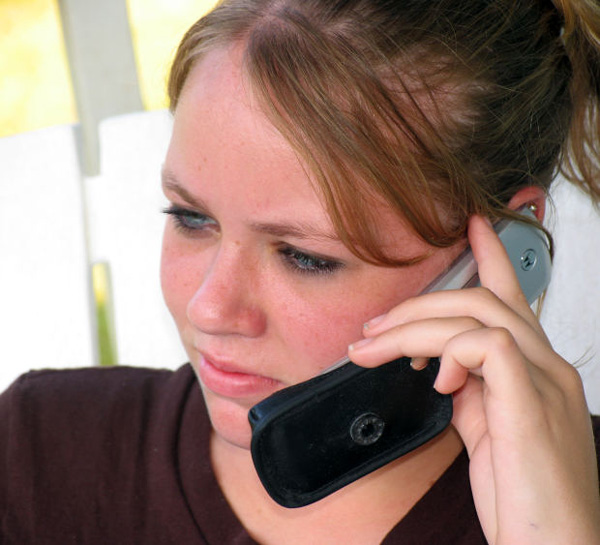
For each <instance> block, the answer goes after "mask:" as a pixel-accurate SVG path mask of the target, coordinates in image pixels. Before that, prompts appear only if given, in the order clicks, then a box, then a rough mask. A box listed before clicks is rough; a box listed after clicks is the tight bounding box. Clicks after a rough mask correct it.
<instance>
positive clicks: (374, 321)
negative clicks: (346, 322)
mask: <svg viewBox="0 0 600 545" xmlns="http://www.w3.org/2000/svg"><path fill="white" fill-rule="evenodd" d="M385 317H386V315H385V314H381V315H380V316H376V317H375V318H371V319H370V320H369V321H368V322H366V323H365V324H364V325H363V329H365V330H368V329H373V328H374V327H375V326H376V325H377V324H379V323H380V322H383V319H384V318H385Z"/></svg>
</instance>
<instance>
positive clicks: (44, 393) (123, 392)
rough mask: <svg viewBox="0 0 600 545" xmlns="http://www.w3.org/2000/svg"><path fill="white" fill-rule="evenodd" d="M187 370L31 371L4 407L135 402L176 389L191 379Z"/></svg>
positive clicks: (2, 401) (5, 397) (6, 396)
mask: <svg viewBox="0 0 600 545" xmlns="http://www.w3.org/2000/svg"><path fill="white" fill-rule="evenodd" d="M185 371H186V370H185V367H184V368H182V369H180V370H179V371H177V372H174V371H170V370H166V369H146V368H141V367H108V368H105V367H89V368H80V369H64V370H56V369H46V370H41V371H30V372H29V373H26V374H24V375H22V376H21V377H19V378H18V379H17V380H16V381H15V382H14V383H13V384H12V385H11V386H10V387H9V388H8V390H6V392H4V393H3V394H2V396H0V408H2V409H3V408H5V407H6V405H7V404H9V405H13V406H14V405H15V404H22V403H26V405H27V406H28V407H31V406H32V405H44V406H56V407H57V408H59V409H64V408H66V407H68V406H69V405H76V404H79V403H89V402H92V401H100V402H102V404H106V403H114V402H118V401H119V400H120V399H125V400H127V401H128V402H131V403H133V402H135V401H136V400H139V399H144V398H147V396H149V395H150V396H154V395H160V393H161V392H165V391H168V390H170V389H173V388H175V389H176V388H177V383H178V382H179V383H180V382H181V380H182V379H183V380H184V381H185V379H187V378H188V374H187V373H186V372H185ZM177 379H179V380H177ZM46 408H48V407H46Z"/></svg>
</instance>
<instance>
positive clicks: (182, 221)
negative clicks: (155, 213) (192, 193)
mask: <svg viewBox="0 0 600 545" xmlns="http://www.w3.org/2000/svg"><path fill="white" fill-rule="evenodd" d="M163 213H164V214H167V215H168V216H171V217H172V218H173V221H174V222H175V227H176V229H177V230H179V231H181V232H182V233H184V234H193V233H197V232H199V231H202V230H204V229H205V228H206V227H208V226H214V225H216V224H217V222H216V221H215V220H214V219H212V218H211V217H209V216H206V215H205V214H200V213H198V212H194V211H192V210H187V209H185V208H180V207H179V206H174V205H173V206H169V207H168V208H165V209H164V210H163ZM194 221H199V222H200V225H198V224H195V225H192V222H194Z"/></svg>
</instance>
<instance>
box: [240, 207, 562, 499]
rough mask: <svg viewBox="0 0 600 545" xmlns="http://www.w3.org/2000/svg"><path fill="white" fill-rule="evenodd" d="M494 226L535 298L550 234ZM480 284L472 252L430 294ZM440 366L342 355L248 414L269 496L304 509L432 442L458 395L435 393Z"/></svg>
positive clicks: (545, 271)
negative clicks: (369, 361)
mask: <svg viewBox="0 0 600 545" xmlns="http://www.w3.org/2000/svg"><path fill="white" fill-rule="evenodd" d="M525 214H531V213H530V212H529V211H525ZM495 230H496V232H497V234H498V236H499V237H500V239H501V240H502V242H503V244H504V246H505V248H506V250H507V252H508V255H509V258H510V260H511V263H512V264H513V267H514V269H515V271H516V273H517V277H518V279H519V282H520V284H521V287H522V289H523V291H524V293H525V295H526V297H527V299H528V301H529V302H530V303H531V302H533V301H534V300H535V299H536V298H537V297H539V295H540V294H541V293H542V292H543V290H544V289H545V288H546V286H547V284H548V282H549V279H550V254H549V251H548V246H547V243H546V239H545V236H544V235H543V233H542V232H541V231H539V230H538V229H536V228H535V227H533V226H531V225H530V224H526V223H522V222H517V221H514V220H502V221H500V222H499V223H498V224H497V225H496V226H495ZM478 284H479V279H478V276H477V264H476V263H475V261H474V259H473V256H472V253H471V251H470V249H469V248H467V249H466V250H465V251H464V252H463V253H462V254H461V255H460V256H459V257H458V258H457V259H456V260H455V261H454V262H453V263H452V265H451V266H450V267H449V268H448V270H446V271H445V272H444V273H443V274H442V275H440V276H439V277H438V278H437V279H436V280H434V282H432V283H431V284H430V285H429V286H428V287H427V288H426V289H425V290H424V292H431V291H439V290H444V289H460V288H463V287H472V286H476V285H478ZM438 368H439V361H438V360H433V361H432V362H430V364H429V365H428V366H427V367H426V369H424V370H422V371H415V370H413V369H412V368H411V367H410V359H409V358H400V359H398V360H394V361H392V362H389V363H387V364H384V365H382V366H380V367H376V368H373V369H367V368H363V367H359V366H356V365H354V364H352V363H351V362H350V361H349V360H348V359H347V358H344V359H343V360H341V361H340V362H338V363H337V364H335V365H334V366H332V367H331V368H329V369H328V370H327V372H326V373H325V374H323V375H320V376H318V377H315V378H313V379H311V380H309V381H306V382H303V383H301V384H298V385H296V386H292V387H291V388H286V389H284V390H281V391H279V392H277V393H275V394H274V395H272V396H270V397H269V398H267V399H266V400H264V401H262V402H261V403H259V404H257V405H256V406H255V407H253V408H252V409H251V411H250V413H249V420H250V424H251V426H252V429H253V434H252V445H251V450H252V457H253V460H254V464H255V467H256V470H257V472H258V475H259V477H260V479H261V481H262V483H263V485H264V486H265V488H266V490H267V492H268V493H269V494H270V495H271V496H272V498H273V499H274V500H275V501H277V502H278V503H280V504H281V505H284V506H286V507H299V506H303V505H307V504H309V503H312V502H314V501H317V500H319V499H321V498H323V497H325V496H326V495H328V494H330V493H332V492H334V491H335V490H338V489H339V488H341V487H342V486H345V485H347V484H349V483H350V482H352V481H354V480H356V479H358V478H360V477H362V476H364V475H366V474H367V473H369V472H371V471H374V470H375V469H378V468H379V467H381V466H383V465H384V464H386V463H388V462H390V461H392V460H394V459H396V458H398V457H399V456H402V455H403V454H406V453H407V452H410V451H411V450H413V449H415V448H417V447H418V446H420V445H422V444H424V443H425V442H427V441H429V440H430V439H432V438H433V437H435V436H436V435H437V434H439V433H440V432H441V431H443V430H444V429H445V428H446V427H447V426H448V424H449V423H450V420H451V418H452V397H451V396H450V395H442V394H439V393H438V392H437V391H435V390H434V388H433V383H434V381H435V378H436V376H437V371H438Z"/></svg>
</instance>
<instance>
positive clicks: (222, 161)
mask: <svg viewBox="0 0 600 545" xmlns="http://www.w3.org/2000/svg"><path fill="white" fill-rule="evenodd" d="M240 57H241V55H240V54H239V52H238V51H237V50H235V49H217V50H215V51H212V52H210V53H208V54H207V55H206V56H205V57H204V58H203V59H202V60H201V61H200V62H198V64H197V65H196V66H195V67H194V69H193V70H192V71H191V72H190V75H189V77H188V80H187V82H186V85H185V87H184V90H183V92H182V95H181V97H180V99H179V101H178V105H177V109H176V111H175V118H174V126H173V134H172V138H171V144H170V146H169V151H168V154H167V160H166V164H165V171H166V172H168V173H169V174H170V175H171V176H170V177H171V178H175V179H177V180H178V181H179V182H180V183H183V184H184V185H185V186H186V189H187V190H188V191H189V192H192V193H193V192H194V191H195V190H198V191H201V192H202V193H203V194H204V195H205V194H206V192H211V193H214V194H215V195H217V193H221V194H225V193H226V194H227V198H228V199H229V200H230V201H231V202H233V201H237V200H240V201H243V204H244V205H245V208H249V207H250V206H251V205H254V206H255V207H256V208H257V209H260V211H261V212H264V210H265V209H268V210H269V213H271V214H275V213H276V212H277V209H281V210H282V211H285V212H289V211H290V210H293V209H295V208H302V209H303V210H304V212H305V213H309V212H310V213H311V214H313V215H314V216H315V219H316V216H317V215H321V216H326V219H327V220H328V219H329V218H328V216H327V215H326V214H325V210H324V207H323V206H322V204H321V199H320V198H319V197H318V194H317V193H316V190H315V187H316V186H315V185H314V184H313V183H312V180H311V179H310V176H309V174H308V170H307V169H305V168H304V166H303V165H302V163H301V161H300V160H299V158H298V156H297V154H296V153H295V152H294V150H293V149H292V148H291V146H290V145H289V144H288V143H287V141H286V140H285V139H284V138H283V137H282V136H281V134H280V133H279V132H278V131H277V130H276V129H275V127H274V126H273V125H272V124H271V122H270V121H269V120H268V119H267V117H266V116H265V115H264V114H263V112H262V110H261V109H260V107H259V105H258V103H257V101H256V100H255V98H254V96H253V94H252V92H251V87H250V85H249V83H248V81H247V80H246V78H245V77H244V75H243V70H242V69H241V59H240ZM320 221H322V220H320Z"/></svg>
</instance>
